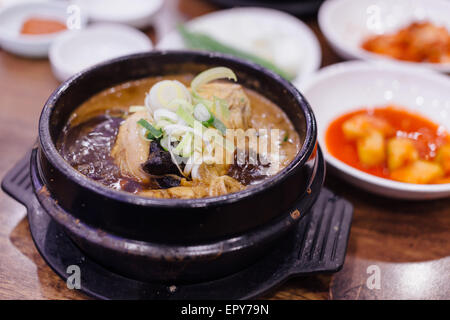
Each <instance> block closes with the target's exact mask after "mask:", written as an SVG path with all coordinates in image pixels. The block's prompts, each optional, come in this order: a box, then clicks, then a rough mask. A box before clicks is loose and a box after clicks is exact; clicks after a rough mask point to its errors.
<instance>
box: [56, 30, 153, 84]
mask: <svg viewBox="0 0 450 320" xmlns="http://www.w3.org/2000/svg"><path fill="white" fill-rule="evenodd" d="M104 28H108V29H111V30H112V29H116V30H119V31H121V32H126V33H128V34H133V37H134V38H135V39H140V40H142V42H141V44H142V46H147V45H148V46H147V48H145V49H143V50H152V49H153V42H152V41H151V39H150V38H148V37H147V36H146V35H145V34H144V33H143V32H142V31H140V30H138V29H136V28H133V27H130V26H128V25H125V24H119V23H112V22H98V23H94V24H91V25H89V27H88V28H84V29H81V30H76V31H72V32H68V33H65V34H63V35H61V36H60V37H58V39H57V41H55V42H53V43H52V45H51V46H50V49H49V54H48V56H49V60H50V63H51V65H52V67H53V68H55V69H57V70H58V73H60V74H64V76H65V77H66V78H67V77H70V76H71V75H74V74H75V73H78V72H75V73H74V72H73V70H72V69H71V68H70V66H71V63H70V62H68V61H67V60H65V59H63V58H62V57H61V54H60V51H61V46H64V45H66V44H67V43H68V42H70V41H71V40H72V39H73V38H75V37H79V36H80V34H82V33H85V32H91V31H93V30H95V29H104Z"/></svg>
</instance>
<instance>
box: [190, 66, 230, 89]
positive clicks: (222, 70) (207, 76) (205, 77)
mask: <svg viewBox="0 0 450 320" xmlns="http://www.w3.org/2000/svg"><path fill="white" fill-rule="evenodd" d="M224 78H227V79H231V80H234V81H237V77H236V74H235V73H234V72H233V70H231V69H230V68H226V67H215V68H211V69H208V70H205V71H203V72H201V73H199V74H198V75H197V76H196V77H195V78H194V79H193V80H192V82H191V89H192V91H194V92H197V89H198V88H199V87H201V86H202V85H204V84H206V83H208V82H211V81H213V80H217V79H224Z"/></svg>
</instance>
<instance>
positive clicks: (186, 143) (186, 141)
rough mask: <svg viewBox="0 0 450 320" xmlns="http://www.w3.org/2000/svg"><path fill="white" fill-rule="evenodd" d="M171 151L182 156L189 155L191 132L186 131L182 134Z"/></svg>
mask: <svg viewBox="0 0 450 320" xmlns="http://www.w3.org/2000/svg"><path fill="white" fill-rule="evenodd" d="M173 152H174V153H176V154H178V155H180V156H182V157H186V158H187V157H190V156H191V154H192V152H193V150H192V134H191V133H189V132H188V133H186V134H184V135H183V138H182V139H181V141H180V143H178V145H177V146H176V147H175V149H173Z"/></svg>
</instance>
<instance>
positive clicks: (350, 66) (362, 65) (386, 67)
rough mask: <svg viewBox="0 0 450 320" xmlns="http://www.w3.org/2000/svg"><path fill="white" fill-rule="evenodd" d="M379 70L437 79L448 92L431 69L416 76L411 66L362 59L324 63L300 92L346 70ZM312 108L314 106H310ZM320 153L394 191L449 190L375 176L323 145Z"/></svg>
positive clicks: (359, 176)
mask: <svg viewBox="0 0 450 320" xmlns="http://www.w3.org/2000/svg"><path fill="white" fill-rule="evenodd" d="M374 70H376V71H380V70H383V71H385V72H401V73H406V74H408V75H411V76H416V77H424V78H426V79H427V80H429V81H435V82H440V83H442V84H444V85H445V84H447V85H448V87H449V92H450V79H449V78H448V77H447V76H445V75H442V74H439V73H436V72H433V71H431V70H425V69H421V73H420V75H418V73H417V70H416V69H415V68H410V67H407V66H403V65H392V64H386V63H383V62H378V63H376V62H372V63H370V62H365V61H346V62H340V63H337V64H333V65H330V66H327V67H325V68H322V69H320V70H319V71H318V72H316V74H315V75H314V76H313V77H311V78H310V79H309V80H308V81H307V82H305V84H304V86H303V88H302V91H303V92H307V90H309V89H310V88H312V87H313V86H315V85H316V84H317V83H319V82H321V81H323V80H324V79H327V78H328V77H334V76H338V75H340V74H345V73H347V72H368V71H374ZM313 110H314V107H313ZM319 134H320V133H319ZM322 150H323V153H324V156H325V160H326V161H327V162H328V163H329V164H330V165H331V166H332V167H334V168H336V169H337V170H339V171H341V172H342V173H344V174H347V175H349V176H352V177H353V178H356V179H358V180H362V181H365V182H367V183H370V184H372V185H375V186H378V187H381V188H383V189H388V190H395V191H407V192H415V193H416V192H417V193H428V194H432V193H445V192H450V183H442V184H413V183H404V182H398V181H394V180H389V179H385V178H381V177H377V176H374V175H372V174H369V173H366V172H364V171H361V170H358V169H356V168H353V167H352V166H350V165H348V164H346V163H344V162H343V161H341V160H339V159H337V158H335V157H334V156H333V155H331V154H330V153H329V152H328V150H327V148H326V146H323V149H322Z"/></svg>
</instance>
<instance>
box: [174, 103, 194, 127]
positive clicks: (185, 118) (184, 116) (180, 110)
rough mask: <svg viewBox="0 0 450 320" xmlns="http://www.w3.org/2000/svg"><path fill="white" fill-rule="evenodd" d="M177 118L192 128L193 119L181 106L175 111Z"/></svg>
mask: <svg viewBox="0 0 450 320" xmlns="http://www.w3.org/2000/svg"><path fill="white" fill-rule="evenodd" d="M177 116H179V117H180V118H181V119H183V121H184V122H186V123H187V124H188V125H189V126H191V127H194V121H195V119H194V117H192V116H191V114H190V113H189V112H187V111H186V109H184V108H183V107H182V106H179V107H178V109H177Z"/></svg>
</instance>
